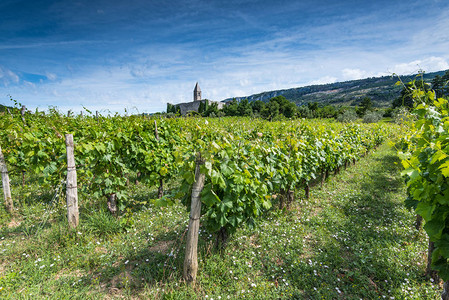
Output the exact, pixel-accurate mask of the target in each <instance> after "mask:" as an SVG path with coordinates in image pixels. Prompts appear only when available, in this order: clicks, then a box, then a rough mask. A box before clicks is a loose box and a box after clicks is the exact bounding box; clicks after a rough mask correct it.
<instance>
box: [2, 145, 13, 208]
mask: <svg viewBox="0 0 449 300" xmlns="http://www.w3.org/2000/svg"><path fill="white" fill-rule="evenodd" d="M0 171H1V172H2V185H3V196H4V198H5V206H6V211H7V212H9V213H12V211H13V210H14V205H13V202H12V198H11V189H10V187H9V175H8V168H7V167H6V162H5V158H4V157H3V152H2V147H1V146H0Z"/></svg>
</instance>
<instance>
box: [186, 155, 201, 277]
mask: <svg viewBox="0 0 449 300" xmlns="http://www.w3.org/2000/svg"><path fill="white" fill-rule="evenodd" d="M202 164H204V160H203V159H202V158H201V153H198V155H197V159H196V167H195V182H194V183H193V186H192V201H191V202H192V203H191V208H190V220H189V230H188V232H187V244H186V255H185V257H184V272H183V277H184V280H185V281H187V283H189V284H195V280H196V273H197V271H198V230H199V227H200V217H201V191H202V190H203V187H204V181H205V178H206V176H205V175H204V174H202V173H201V172H200V167H201V165H202Z"/></svg>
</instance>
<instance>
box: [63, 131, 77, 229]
mask: <svg viewBox="0 0 449 300" xmlns="http://www.w3.org/2000/svg"><path fill="white" fill-rule="evenodd" d="M65 144H66V149H67V183H66V195H67V219H68V221H69V226H70V227H71V228H75V227H77V226H78V223H79V212H78V188H77V181H76V166H75V156H74V144H73V135H72V134H66V135H65Z"/></svg>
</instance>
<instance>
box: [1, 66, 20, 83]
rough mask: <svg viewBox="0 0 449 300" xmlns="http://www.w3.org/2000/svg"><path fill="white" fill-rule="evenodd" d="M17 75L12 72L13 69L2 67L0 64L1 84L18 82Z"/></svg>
mask: <svg viewBox="0 0 449 300" xmlns="http://www.w3.org/2000/svg"><path fill="white" fill-rule="evenodd" d="M19 79H20V78H19V76H18V75H17V74H16V73H14V72H13V71H11V70H9V69H7V68H4V67H2V66H0V83H2V84H3V86H5V87H6V86H9V85H10V84H12V83H16V84H17V83H19Z"/></svg>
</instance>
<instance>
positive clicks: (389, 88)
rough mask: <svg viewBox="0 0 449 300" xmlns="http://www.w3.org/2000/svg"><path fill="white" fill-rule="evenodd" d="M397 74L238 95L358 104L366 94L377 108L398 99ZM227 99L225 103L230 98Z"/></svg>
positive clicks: (430, 75)
mask: <svg viewBox="0 0 449 300" xmlns="http://www.w3.org/2000/svg"><path fill="white" fill-rule="evenodd" d="M444 72H445V71H439V72H433V73H425V74H424V80H425V81H427V82H430V81H431V80H432V79H433V78H434V77H435V76H436V75H440V76H442V75H444ZM416 76H418V75H417V74H415V75H408V76H401V80H402V81H403V82H408V81H410V80H413V79H415V78H416ZM397 81H398V77H397V76H394V77H393V76H383V77H370V78H366V79H358V80H350V81H344V82H336V83H329V84H320V85H310V86H304V87H298V88H291V89H285V90H276V91H268V92H262V93H259V94H254V95H251V96H247V97H235V99H236V100H237V101H240V100H242V99H248V100H249V101H250V102H251V101H256V100H262V101H264V102H268V100H269V99H270V98H273V97H276V96H280V95H282V96H284V97H285V98H287V99H288V100H290V101H293V102H295V103H296V104H297V105H304V104H307V103H309V102H318V103H321V104H332V105H338V106H340V105H347V106H355V105H359V104H360V101H361V100H362V98H363V97H365V96H368V97H370V98H371V100H372V101H373V103H374V105H375V106H377V107H389V106H390V105H391V102H392V101H393V99H395V98H397V97H398V96H399V94H400V92H401V90H402V87H401V86H396V85H395V83H396V82H397ZM232 99H234V98H228V99H225V100H223V102H228V101H231V100H232Z"/></svg>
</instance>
